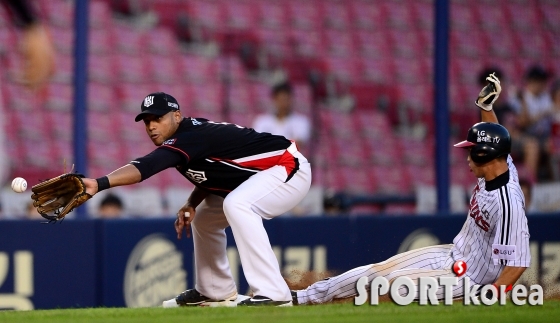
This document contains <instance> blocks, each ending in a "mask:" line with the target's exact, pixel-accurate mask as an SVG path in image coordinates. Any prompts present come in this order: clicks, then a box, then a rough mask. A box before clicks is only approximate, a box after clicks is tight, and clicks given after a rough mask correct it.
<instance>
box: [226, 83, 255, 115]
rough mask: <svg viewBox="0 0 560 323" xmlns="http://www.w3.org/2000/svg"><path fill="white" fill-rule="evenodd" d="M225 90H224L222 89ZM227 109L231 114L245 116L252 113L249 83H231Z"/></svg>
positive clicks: (252, 105) (252, 106)
mask: <svg viewBox="0 0 560 323" xmlns="http://www.w3.org/2000/svg"><path fill="white" fill-rule="evenodd" d="M224 90H225V89H224ZM228 97H229V109H230V113H231V114H232V115H233V114H247V113H250V112H251V111H253V110H254V109H253V108H254V104H253V102H252V96H251V87H250V85H249V83H245V82H243V83H233V84H231V85H230V88H229V91H228Z"/></svg>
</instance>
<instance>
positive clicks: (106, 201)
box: [98, 194, 123, 219]
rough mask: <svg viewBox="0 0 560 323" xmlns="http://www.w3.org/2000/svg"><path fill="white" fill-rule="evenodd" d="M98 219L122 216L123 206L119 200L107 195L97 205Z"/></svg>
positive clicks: (114, 196)
mask: <svg viewBox="0 0 560 323" xmlns="http://www.w3.org/2000/svg"><path fill="white" fill-rule="evenodd" d="M98 214H99V217H100V218H102V219H116V218H120V217H122V215H123V204H122V201H121V199H120V198H119V197H118V196H116V195H112V194H107V196H105V198H103V200H102V201H101V204H99V210H98Z"/></svg>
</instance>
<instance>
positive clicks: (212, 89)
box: [190, 82, 223, 114]
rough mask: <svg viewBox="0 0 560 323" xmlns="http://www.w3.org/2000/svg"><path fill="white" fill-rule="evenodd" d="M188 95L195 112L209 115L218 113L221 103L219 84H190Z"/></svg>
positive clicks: (220, 85) (220, 87)
mask: <svg viewBox="0 0 560 323" xmlns="http://www.w3.org/2000/svg"><path fill="white" fill-rule="evenodd" d="M190 93H191V95H192V96H193V107H194V108H195V109H196V110H198V111H201V112H202V111H204V112H208V113H211V114H212V113H219V111H220V109H221V106H222V103H223V97H222V95H223V93H222V84H221V83H218V82H210V83H205V84H199V83H192V84H190Z"/></svg>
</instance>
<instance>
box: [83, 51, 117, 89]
mask: <svg viewBox="0 0 560 323" xmlns="http://www.w3.org/2000/svg"><path fill="white" fill-rule="evenodd" d="M112 57H113V56H105V55H103V56H102V55H91V56H90V57H89V58H88V77H89V80H90V81H95V82H100V83H105V84H111V83H113V82H114V81H115V80H114V79H115V78H116V75H117V73H116V71H115V68H114V64H113V61H112Z"/></svg>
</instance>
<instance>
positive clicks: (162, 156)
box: [130, 149, 185, 180]
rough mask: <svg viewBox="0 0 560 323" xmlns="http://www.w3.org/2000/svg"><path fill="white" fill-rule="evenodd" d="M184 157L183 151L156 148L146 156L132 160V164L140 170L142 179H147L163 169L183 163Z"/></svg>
mask: <svg viewBox="0 0 560 323" xmlns="http://www.w3.org/2000/svg"><path fill="white" fill-rule="evenodd" d="M184 158H185V157H183V155H182V154H181V153H178V152H174V151H172V150H169V149H156V150H154V151H152V152H151V153H149V154H147V155H146V156H144V157H140V158H137V159H135V160H133V161H131V162H130V164H131V165H133V166H135V167H136V168H137V169H138V170H139V171H140V174H141V175H142V180H145V179H148V178H150V177H151V176H153V175H155V174H157V173H159V172H161V171H164V170H166V169H168V168H171V167H175V166H177V165H179V164H181V163H182V162H183V161H184Z"/></svg>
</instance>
